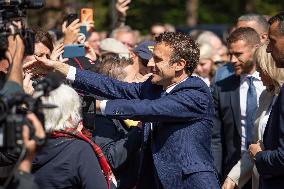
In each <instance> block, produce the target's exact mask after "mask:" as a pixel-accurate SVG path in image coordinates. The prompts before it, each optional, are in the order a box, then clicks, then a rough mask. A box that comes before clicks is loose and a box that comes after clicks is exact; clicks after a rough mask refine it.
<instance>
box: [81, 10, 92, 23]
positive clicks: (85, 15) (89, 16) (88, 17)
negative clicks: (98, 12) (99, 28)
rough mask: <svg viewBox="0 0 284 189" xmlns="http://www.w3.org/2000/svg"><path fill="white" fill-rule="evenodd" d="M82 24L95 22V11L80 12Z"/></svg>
mask: <svg viewBox="0 0 284 189" xmlns="http://www.w3.org/2000/svg"><path fill="white" fill-rule="evenodd" d="M80 17H81V22H82V23H84V22H87V21H94V11H93V9H90V8H82V9H81V11H80Z"/></svg>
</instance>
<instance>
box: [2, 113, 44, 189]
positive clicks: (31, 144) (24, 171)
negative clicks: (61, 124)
mask: <svg viewBox="0 0 284 189" xmlns="http://www.w3.org/2000/svg"><path fill="white" fill-rule="evenodd" d="M27 118H28V120H29V121H31V123H32V124H33V127H34V129H35V136H36V137H37V138H39V139H43V138H45V132H44V130H43V127H42V124H41V123H40V121H39V120H38V119H37V117H36V116H35V115H34V114H32V113H30V114H28V115H27ZM22 135H23V141H24V146H25V151H26V153H25V158H24V159H23V160H22V161H21V162H20V164H19V166H18V168H15V169H16V171H15V172H14V174H13V175H12V177H11V179H12V180H11V181H10V180H8V181H6V183H7V184H5V185H4V188H6V189H20V188H21V189H37V188H38V186H37V185H36V183H35V182H34V177H33V175H31V174H30V172H31V167H32V161H33V159H34V156H35V153H36V141H35V140H33V139H29V138H30V131H29V128H28V126H26V125H25V126H23V132H22ZM1 160H2V157H1ZM0 188H1V187H0Z"/></svg>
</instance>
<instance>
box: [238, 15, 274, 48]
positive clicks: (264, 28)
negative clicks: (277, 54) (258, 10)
mask: <svg viewBox="0 0 284 189" xmlns="http://www.w3.org/2000/svg"><path fill="white" fill-rule="evenodd" d="M240 27H250V28H253V29H254V30H255V31H256V32H257V33H258V34H259V37H260V41H261V43H265V42H267V39H268V28H269V24H268V22H267V20H266V19H265V17H264V16H262V15H259V14H245V15H242V16H240V17H239V18H238V21H237V24H236V28H240Z"/></svg>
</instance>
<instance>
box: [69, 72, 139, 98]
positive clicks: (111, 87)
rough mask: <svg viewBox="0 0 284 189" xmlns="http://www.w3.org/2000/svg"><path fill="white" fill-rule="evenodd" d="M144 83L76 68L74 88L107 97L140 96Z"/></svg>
mask: <svg viewBox="0 0 284 189" xmlns="http://www.w3.org/2000/svg"><path fill="white" fill-rule="evenodd" d="M142 85H143V83H126V82H121V81H118V80H115V79H113V78H110V77H107V76H104V75H101V74H97V73H94V72H91V71H87V70H79V69H77V70H76V76H75V81H74V83H73V86H74V88H76V89H80V90H83V91H86V92H89V93H92V94H94V95H97V96H101V97H105V98H107V99H121V98H124V99H136V98H140V94H141V86H142Z"/></svg>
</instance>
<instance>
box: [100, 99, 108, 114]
mask: <svg viewBox="0 0 284 189" xmlns="http://www.w3.org/2000/svg"><path fill="white" fill-rule="evenodd" d="M107 101H108V100H102V101H101V103H100V109H101V113H102V115H104V116H105V109H106V103H107Z"/></svg>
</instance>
